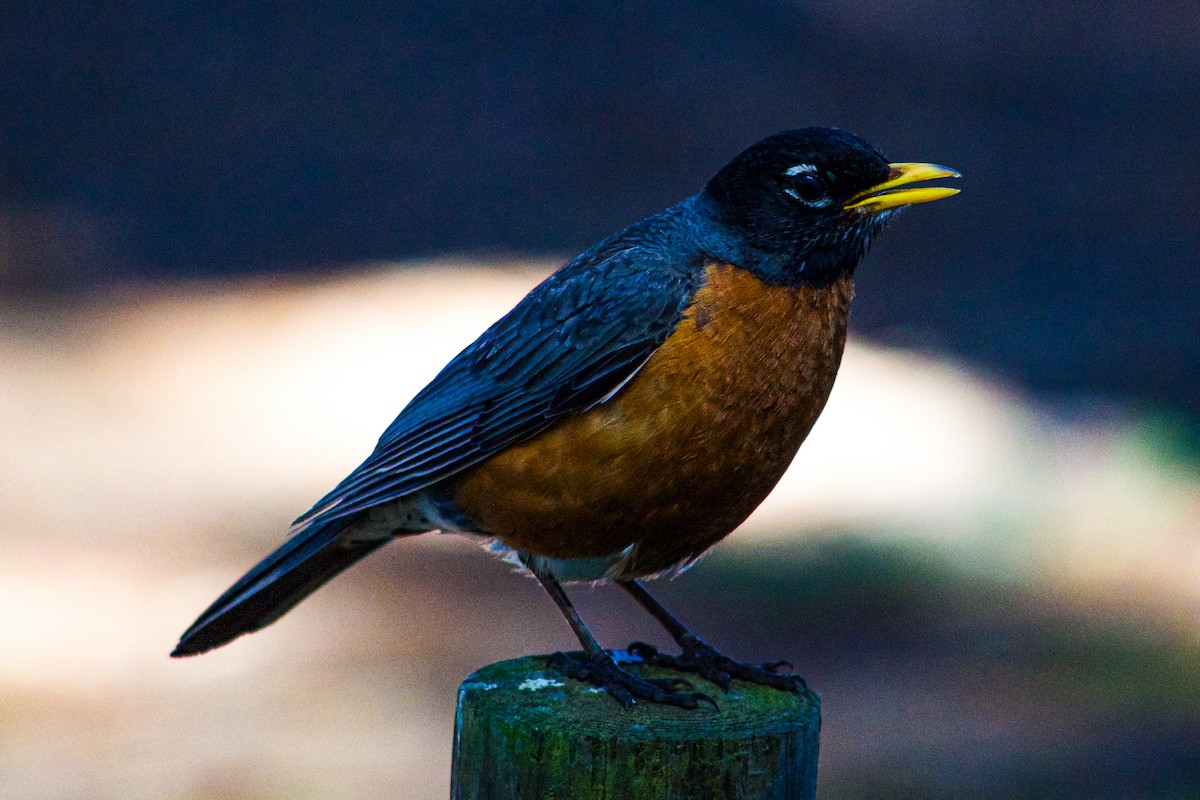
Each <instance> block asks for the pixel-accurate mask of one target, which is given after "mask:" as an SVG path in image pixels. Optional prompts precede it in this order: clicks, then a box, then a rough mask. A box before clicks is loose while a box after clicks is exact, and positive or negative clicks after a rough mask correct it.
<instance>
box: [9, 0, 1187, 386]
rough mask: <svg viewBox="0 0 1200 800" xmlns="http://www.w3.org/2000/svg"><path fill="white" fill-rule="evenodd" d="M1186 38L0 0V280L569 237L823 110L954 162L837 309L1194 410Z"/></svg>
mask: <svg viewBox="0 0 1200 800" xmlns="http://www.w3.org/2000/svg"><path fill="white" fill-rule="evenodd" d="M1197 42H1200V6H1196V5H1194V4H1187V3H1184V4H1180V3H1154V2H1150V3H1139V4H1131V3H1126V2H1098V3H1097V2H1086V3H1085V2H1078V3H1076V2H1069V0H1057V1H1056V2H1049V3H1047V2H1027V1H1025V2H1017V3H1004V4H995V3H979V2H968V3H947V2H943V1H941V0H914V1H913V2H866V3H863V2H855V3H850V2H842V1H840V0H825V1H824V2H815V3H784V2H778V3H723V2H698V3H677V2H661V3H645V4H642V3H616V4H614V3H572V4H569V5H568V4H562V3H557V2H527V3H517V4H500V5H497V4H491V3H479V2H467V3H461V4H451V5H449V6H440V5H434V4H420V3H395V2H392V3H370V2H349V3H338V4H324V3H308V2H295V3H287V4H275V3H266V4H262V3H222V2H213V3H186V2H178V3H165V2H163V3H139V2H134V3H122V2H114V3H102V4H82V5H78V4H54V3H50V4H47V3H40V2H25V1H24V0H10V2H7V3H5V4H3V7H2V9H0V108H2V109H3V114H0V214H2V216H0V224H2V225H3V230H4V234H5V235H4V238H3V246H2V249H0V286H3V288H4V290H5V291H6V292H7V293H13V292H19V293H60V292H73V293H78V292H87V291H94V290H96V289H99V288H104V287H108V286H111V285H113V284H114V283H121V282H127V281H133V280H141V279H146V278H153V279H166V278H180V277H186V278H195V277H216V276H228V275H231V274H245V273H254V272H263V271H294V270H297V269H306V268H314V269H315V268H330V267H334V268H336V265H338V264H344V263H347V262H353V261H363V260H374V259H400V258H406V257H411V256H414V255H422V254H430V253H440V252H445V251H454V252H464V251H467V252H496V251H503V252H517V253H527V252H538V253H543V252H553V253H562V254H572V253H575V252H577V251H579V250H580V249H582V248H584V247H586V246H587V245H588V244H590V243H591V242H593V241H594V240H596V239H597V238H598V237H600V236H602V235H604V234H606V233H608V232H610V231H612V230H614V229H616V228H618V227H620V226H622V225H624V224H626V223H628V222H631V221H633V220H636V219H638V218H640V217H642V216H644V215H646V214H647V213H651V212H654V211H657V210H659V209H660V208H662V207H665V206H667V205H670V204H672V203H674V202H675V201H677V200H678V199H680V198H682V197H685V196H687V195H688V194H691V193H692V192H694V191H695V190H696V189H698V188H699V187H700V186H701V185H702V183H703V181H704V180H706V179H707V177H708V176H709V175H710V174H711V173H712V172H713V171H714V170H715V169H716V167H718V166H720V165H721V164H722V163H724V161H725V160H726V159H728V158H729V157H730V156H732V155H733V154H734V153H736V152H737V151H738V150H740V149H741V148H743V147H745V146H746V145H748V144H749V143H750V142H752V141H754V140H756V139H757V138H760V137H762V136H764V135H766V134H769V133H773V132H775V131H777V130H782V129H785V128H790V127H799V126H804V125H810V124H823V125H835V126H839V127H844V128H847V129H849V130H852V131H855V132H857V133H859V134H861V135H863V136H864V137H866V138H867V139H868V140H870V141H872V142H874V143H875V144H877V145H878V146H879V147H881V148H883V150H884V152H886V153H888V154H890V155H891V156H892V157H893V158H895V159H897V160H931V161H939V162H943V163H946V164H950V165H953V166H954V167H956V168H958V169H959V170H961V171H962V172H963V173H964V174H965V175H966V180H965V182H964V184H963V185H964V187H965V190H966V192H967V194H966V195H964V196H963V197H962V198H961V199H960V201H958V202H956V203H954V204H953V205H950V204H948V205H947V206H946V207H944V208H939V209H938V210H937V214H936V215H932V214H931V215H925V217H924V219H923V220H922V221H921V222H920V223H916V224H913V223H910V222H908V221H907V220H906V224H905V225H903V226H897V230H896V231H895V233H894V234H889V238H892V239H900V240H903V241H893V242H892V244H891V245H890V246H891V247H893V248H894V249H895V251H896V252H903V253H906V254H909V255H908V256H907V257H906V259H905V260H904V261H899V260H898V261H897V262H896V263H893V264H890V265H889V269H887V270H886V271H885V270H876V269H870V268H868V269H866V270H864V272H863V275H862V281H863V289H862V291H861V292H860V296H861V300H860V302H859V304H858V307H857V308H856V313H855V324H856V325H857V327H858V328H859V330H861V331H864V332H868V333H871V334H873V335H875V336H877V337H885V338H889V339H895V338H898V339H901V340H903V341H908V342H911V341H915V342H917V343H920V344H928V345H930V346H935V347H938V348H944V349H949V350H951V351H953V352H955V353H959V354H961V355H962V356H964V357H966V358H969V359H971V360H972V361H974V362H976V363H978V364H982V365H985V366H987V367H988V368H992V369H995V370H998V371H1000V372H1002V373H1004V374H1006V375H1010V376H1012V377H1013V378H1015V379H1016V380H1019V381H1020V382H1021V383H1022V384H1024V385H1027V386H1030V387H1034V388H1037V389H1045V390H1051V391H1063V390H1085V391H1089V392H1092V391H1100V392H1114V393H1119V394H1122V395H1132V396H1136V397H1138V398H1142V399H1145V400H1147V401H1150V402H1153V403H1158V404H1167V405H1171V406H1175V407H1178V408H1185V407H1186V408H1191V409H1194V408H1195V397H1196V396H1197V394H1198V393H1200V358H1197V351H1196V348H1195V347H1194V346H1193V344H1192V340H1193V339H1194V334H1195V331H1196V330H1197V328H1198V326H1200V304H1198V303H1197V302H1196V297H1197V293H1198V291H1200V255H1198V253H1200V248H1197V243H1198V242H1200V213H1197V208H1198V207H1200V181H1197V180H1196V179H1195V178H1194V177H1193V175H1192V173H1193V172H1194V170H1195V168H1196V164H1197V163H1198V162H1200V137H1197V135H1196V131H1197V126H1198V125H1200V44H1197ZM51 243H52V245H53V246H47V245H48V244H51Z"/></svg>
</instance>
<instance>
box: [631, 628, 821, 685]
mask: <svg viewBox="0 0 1200 800" xmlns="http://www.w3.org/2000/svg"><path fill="white" fill-rule="evenodd" d="M682 644H683V652H681V653H680V654H679V655H677V656H669V655H664V654H663V653H660V652H659V651H658V648H657V647H655V646H654V645H650V644H646V643H645V642H634V643H633V644H631V645H629V648H628V649H629V652H630V653H632V654H634V655H635V656H637V657H638V658H640V659H641V660H642V661H644V662H645V663H647V664H654V665H656V666H661V667H668V668H671V669H677V670H680V671H682V672H693V673H695V674H697V675H699V676H700V677H702V678H704V679H705V680H708V681H712V682H713V683H715V684H716V685H718V686H720V687H721V689H722V691H725V692H728V691H729V688H730V686H731V684H732V679H733V678H738V679H739V680H744V681H748V682H750V683H757V684H760V685H762V686H770V687H772V688H775V689H779V690H781V691H786V692H795V691H799V690H800V689H802V688H807V687H806V684H805V683H804V679H803V678H801V677H800V676H799V675H795V674H791V673H780V672H779V670H780V669H782V668H784V667H787V668H788V669H793V670H794V669H795V667H793V666H792V665H791V664H790V663H789V662H787V661H768V662H766V663H764V664H742V663H739V662H737V661H734V660H732V659H730V658H728V657H726V656H724V655H722V654H721V653H720V652H718V651H717V650H716V648H714V647H713V646H712V645H710V644H708V643H707V642H704V641H703V640H701V639H698V638H696V637H693V636H689V637H688V638H686V639H685V640H684V641H683V643H682Z"/></svg>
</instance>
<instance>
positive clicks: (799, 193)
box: [788, 173, 826, 203]
mask: <svg viewBox="0 0 1200 800" xmlns="http://www.w3.org/2000/svg"><path fill="white" fill-rule="evenodd" d="M788 194H791V195H792V196H794V197H796V198H797V199H799V200H802V201H804V202H805V203H819V202H820V201H822V200H824V199H825V194H826V190H825V181H823V180H821V179H820V178H819V177H817V176H816V175H813V174H811V173H809V174H807V175H797V176H796V178H795V179H794V180H793V181H792V187H791V190H790V191H789V192H788Z"/></svg>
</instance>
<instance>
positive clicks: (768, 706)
mask: <svg viewBox="0 0 1200 800" xmlns="http://www.w3.org/2000/svg"><path fill="white" fill-rule="evenodd" d="M546 658H547V657H546V656H530V657H527V658H518V659H514V660H512V661H501V662H499V663H496V664H491V665H489V666H486V667H484V668H483V669H481V670H479V671H477V672H475V673H474V674H473V675H471V676H470V677H468V678H467V679H466V680H465V681H463V683H462V686H460V687H459V693H458V718H457V721H456V723H455V735H454V766H453V774H452V776H451V790H450V793H451V797H452V798H454V800H493V799H494V800H501V799H502V800H513V798H539V799H540V798H547V800H551V799H553V800H566V798H572V799H574V798H597V799H599V798H604V800H618V799H619V798H620V799H623V798H638V800H654V798H672V800H677V799H678V798H695V799H696V800H701V799H703V800H709V799H710V798H739V800H760V798H761V800H767V799H768V798H770V800H776V799H778V800H782V799H783V798H788V800H793V799H795V798H812V797H814V796H815V792H816V781H817V739H818V733H819V731H820V727H821V719H820V702H819V700H818V699H817V696H816V695H814V694H812V693H811V692H807V691H806V692H801V693H797V694H791V693H788V692H781V691H779V690H777V689H769V688H766V687H762V686H756V685H754V684H749V683H743V682H742V681H734V682H733V686H732V687H731V688H730V691H729V694H722V693H721V690H720V688H719V687H717V686H714V685H713V684H711V683H708V682H707V681H704V680H700V679H698V678H697V679H694V681H693V682H694V683H695V685H696V689H697V690H699V691H702V692H705V693H706V694H709V695H711V696H712V697H713V698H714V699H715V700H716V701H717V705H718V706H720V711H714V710H712V709H711V708H708V707H707V706H703V705H702V706H701V707H700V708H697V709H690V710H687V709H680V708H675V707H673V706H663V705H654V704H651V703H645V702H640V703H638V704H637V705H636V706H634V707H633V708H630V709H623V708H621V706H620V705H618V704H617V702H616V701H615V700H613V699H612V698H611V697H609V696H608V695H607V694H606V693H605V692H603V691H600V690H597V689H594V688H592V687H589V686H586V685H584V684H582V683H579V682H577V681H572V680H567V679H566V678H563V677H562V676H561V675H560V674H558V673H556V672H554V671H553V670H550V669H547V667H546ZM626 666H627V667H629V668H631V669H632V670H633V671H634V672H637V673H639V674H643V675H647V676H650V677H667V676H670V675H671V674H672V673H670V672H668V671H666V670H662V669H658V668H654V667H645V666H643V665H640V664H632V665H626ZM688 677H689V678H690V677H691V676H688Z"/></svg>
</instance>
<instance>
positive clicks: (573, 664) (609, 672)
mask: <svg viewBox="0 0 1200 800" xmlns="http://www.w3.org/2000/svg"><path fill="white" fill-rule="evenodd" d="M547 663H548V664H549V666H550V667H551V668H552V669H556V670H558V671H559V672H561V673H562V674H564V675H566V676H567V677H568V678H572V679H574V680H578V681H583V682H584V683H590V684H592V685H593V686H598V687H600V688H602V689H604V690H605V691H606V692H608V693H609V694H610V695H611V696H612V697H613V699H615V700H616V701H617V702H618V703H620V704H621V705H622V706H624V707H625V708H629V707H630V706H632V705H634V704H635V703H636V702H637V701H638V700H646V701H648V702H651V703H663V704H666V705H672V706H678V707H680V708H696V707H697V706H699V705H700V703H709V704H711V705H712V707H713V708H714V709H715V708H716V707H717V703H716V701H715V700H713V699H712V698H711V697H709V696H708V695H706V694H702V693H701V692H681V691H679V689H680V688H683V687H686V688H689V689H690V688H691V686H692V684H691V682H690V681H688V680H686V679H684V678H640V677H638V676H636V675H633V674H632V673H629V672H626V671H625V670H623V669H621V668H620V667H619V666H617V663H616V662H615V661H614V660H613V657H612V655H611V654H610V653H608V652H606V651H601V652H599V653H597V654H596V655H594V656H590V657H589V656H585V657H583V658H577V657H575V656H571V655H568V654H566V653H555V654H554V655H552V656H550V658H549V659H547Z"/></svg>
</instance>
